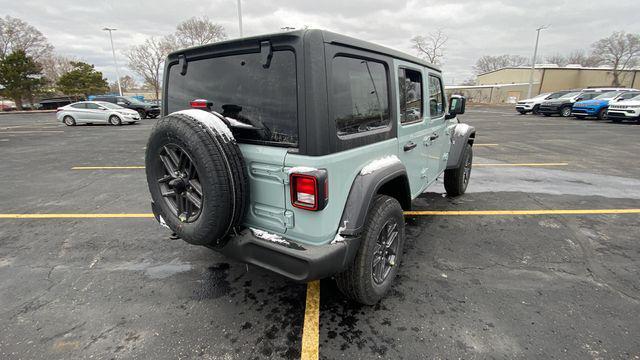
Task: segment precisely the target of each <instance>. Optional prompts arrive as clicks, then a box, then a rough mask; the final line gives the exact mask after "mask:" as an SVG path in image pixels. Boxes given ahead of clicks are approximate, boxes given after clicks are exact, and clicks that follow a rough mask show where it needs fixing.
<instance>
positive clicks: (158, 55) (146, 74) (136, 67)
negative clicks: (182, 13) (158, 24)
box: [125, 36, 176, 99]
mask: <svg viewBox="0 0 640 360" xmlns="http://www.w3.org/2000/svg"><path fill="white" fill-rule="evenodd" d="M175 48H176V41H175V38H174V37H173V36H165V37H162V38H156V37H151V38H149V39H147V40H146V41H145V42H144V44H142V45H137V46H133V47H131V48H130V49H129V50H128V51H127V52H126V53H125V55H126V56H127V59H128V60H129V68H130V69H131V70H133V71H134V72H135V73H136V74H138V75H140V76H141V77H142V78H143V79H144V81H145V83H146V84H148V85H149V86H150V87H151V88H152V89H153V90H154V92H155V94H156V99H158V98H159V95H160V89H161V86H162V81H161V80H162V79H161V78H160V76H161V71H162V68H163V66H164V61H165V58H166V57H167V55H168V54H169V53H170V52H171V51H173V50H174V49H175Z"/></svg>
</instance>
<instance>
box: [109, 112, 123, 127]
mask: <svg viewBox="0 0 640 360" xmlns="http://www.w3.org/2000/svg"><path fill="white" fill-rule="evenodd" d="M109 124H111V125H113V126H120V125H122V120H120V118H119V117H118V116H116V115H111V116H110V117H109Z"/></svg>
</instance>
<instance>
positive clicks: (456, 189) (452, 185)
mask: <svg viewBox="0 0 640 360" xmlns="http://www.w3.org/2000/svg"><path fill="white" fill-rule="evenodd" d="M461 156H462V162H461V163H460V166H458V167H457V168H455V169H447V170H445V171H444V189H445V190H446V191H447V195H449V196H459V195H462V194H464V193H465V191H467V185H469V179H470V178H471V168H472V167H473V148H472V146H471V144H469V143H467V144H466V145H465V147H464V150H463V153H462V154H461Z"/></svg>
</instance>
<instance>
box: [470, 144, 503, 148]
mask: <svg viewBox="0 0 640 360" xmlns="http://www.w3.org/2000/svg"><path fill="white" fill-rule="evenodd" d="M498 145H499V144H473V146H474V147H475V146H498Z"/></svg>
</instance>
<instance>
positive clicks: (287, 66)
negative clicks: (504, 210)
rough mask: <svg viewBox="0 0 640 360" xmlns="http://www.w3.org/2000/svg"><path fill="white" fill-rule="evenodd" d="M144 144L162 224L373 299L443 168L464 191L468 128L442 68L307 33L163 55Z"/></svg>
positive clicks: (452, 191) (192, 239)
mask: <svg viewBox="0 0 640 360" xmlns="http://www.w3.org/2000/svg"><path fill="white" fill-rule="evenodd" d="M166 64H167V65H166V69H165V71H164V84H166V86H165V87H164V96H163V107H162V108H163V115H165V116H164V117H163V118H161V119H160V120H159V121H158V122H157V123H156V124H155V126H154V128H153V130H152V132H151V135H150V138H149V141H148V144H147V151H146V159H145V162H146V173H147V182H148V185H149V190H150V192H151V197H152V201H153V202H152V209H153V213H154V214H155V217H156V219H157V220H158V221H159V222H160V223H161V224H164V225H166V226H167V227H169V228H170V229H171V230H172V231H173V232H174V233H175V235H176V236H178V237H180V238H182V239H184V240H185V241H187V242H189V243H191V244H196V245H204V246H207V247H209V248H212V249H214V250H216V251H219V252H221V253H223V254H226V255H228V256H230V257H233V258H235V259H239V260H241V261H244V262H247V263H251V264H254V265H257V266H259V267H262V268H265V269H268V270H271V271H274V272H276V273H278V274H281V275H284V276H286V277H288V278H290V279H293V280H296V281H302V282H306V281H309V280H314V279H321V278H325V277H328V276H332V275H335V277H336V280H337V283H338V286H339V288H340V289H341V291H342V292H343V293H344V295H345V296H347V297H348V298H351V299H354V300H356V301H359V302H361V303H364V304H373V303H376V302H377V301H378V300H379V299H380V298H381V297H382V296H383V295H384V294H385V293H386V292H387V291H388V290H389V288H390V286H391V283H392V281H393V279H394V277H395V276H396V274H397V272H398V266H399V264H400V261H401V258H402V256H403V246H404V242H405V227H404V218H403V211H406V210H410V209H411V201H412V199H415V198H416V197H417V196H419V195H420V194H421V193H422V192H424V191H425V189H426V188H427V187H428V186H429V185H431V184H433V183H434V182H435V181H436V179H437V178H438V177H440V176H442V175H443V174H444V185H445V189H446V191H447V193H448V194H449V195H451V196H457V195H461V194H463V193H464V192H465V190H466V188H467V184H468V182H469V177H470V174H471V166H472V157H473V154H472V145H473V142H474V139H475V135H476V133H475V130H474V128H473V127H471V126H469V125H466V124H463V123H459V121H458V120H457V118H456V114H462V113H464V109H465V99H464V98H463V97H460V96H457V97H453V98H452V99H451V101H450V103H449V106H447V99H446V98H445V93H444V88H443V82H442V73H441V71H440V69H439V68H437V67H435V66H433V65H431V64H429V63H426V62H424V61H423V60H421V59H418V58H416V57H413V56H410V55H407V54H404V53H401V52H398V51H395V50H391V49H388V48H385V47H382V46H378V45H374V44H371V43H368V42H364V41H360V40H356V39H353V38H350V37H346V36H343V35H338V34H335V33H331V32H327V31H321V30H300V31H293V32H286V33H281V34H275V35H265V36H257V37H252V38H243V39H238V40H232V41H225V42H220V43H215V44H210V45H205V46H201V47H197V48H190V49H185V50H180V51H177V52H174V53H172V54H170V55H169V56H168V58H167V61H166Z"/></svg>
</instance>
